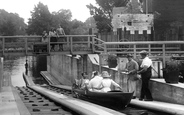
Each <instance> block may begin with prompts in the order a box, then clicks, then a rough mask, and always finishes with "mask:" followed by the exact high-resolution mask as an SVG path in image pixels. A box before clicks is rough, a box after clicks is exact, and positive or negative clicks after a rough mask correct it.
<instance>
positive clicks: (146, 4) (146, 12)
mask: <svg viewBox="0 0 184 115" xmlns="http://www.w3.org/2000/svg"><path fill="white" fill-rule="evenodd" d="M145 2H146V14H148V0H146V1H145Z"/></svg>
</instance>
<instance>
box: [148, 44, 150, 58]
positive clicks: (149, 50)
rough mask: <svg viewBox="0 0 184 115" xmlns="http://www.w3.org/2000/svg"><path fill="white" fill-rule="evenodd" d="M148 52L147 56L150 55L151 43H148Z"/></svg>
mask: <svg viewBox="0 0 184 115" xmlns="http://www.w3.org/2000/svg"><path fill="white" fill-rule="evenodd" d="M148 52H149V56H150V55H151V44H148Z"/></svg>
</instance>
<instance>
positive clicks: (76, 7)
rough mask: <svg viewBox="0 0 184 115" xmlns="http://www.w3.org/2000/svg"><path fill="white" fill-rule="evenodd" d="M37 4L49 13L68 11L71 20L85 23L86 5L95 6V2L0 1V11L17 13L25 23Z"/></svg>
mask: <svg viewBox="0 0 184 115" xmlns="http://www.w3.org/2000/svg"><path fill="white" fill-rule="evenodd" d="M39 2H41V3H43V4H44V5H47V6H48V8H49V11H50V12H53V11H56V12H57V11H59V10H60V9H70V10H71V12H72V19H77V20H80V21H82V22H85V21H86V19H87V18H89V17H90V13H89V9H88V8H87V7H86V5H88V4H90V3H91V4H93V5H95V4H96V1H95V0H0V9H4V10H5V11H7V12H9V13H10V12H11V13H17V14H19V16H20V17H22V18H24V21H25V23H27V22H28V18H31V13H30V12H31V11H33V9H34V6H35V5H37V4H38V3H39Z"/></svg>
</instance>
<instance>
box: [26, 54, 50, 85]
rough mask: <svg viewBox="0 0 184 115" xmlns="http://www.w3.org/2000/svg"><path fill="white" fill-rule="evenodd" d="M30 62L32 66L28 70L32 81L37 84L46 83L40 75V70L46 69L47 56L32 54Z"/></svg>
mask: <svg viewBox="0 0 184 115" xmlns="http://www.w3.org/2000/svg"><path fill="white" fill-rule="evenodd" d="M30 64H32V66H31V67H30V69H29V71H30V74H29V75H30V76H32V79H33V81H34V83H35V84H39V85H43V84H46V81H45V79H44V78H43V77H42V76H41V75H40V72H41V71H47V56H44V55H36V56H33V57H32V59H31V62H30Z"/></svg>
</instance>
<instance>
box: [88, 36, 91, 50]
mask: <svg viewBox="0 0 184 115" xmlns="http://www.w3.org/2000/svg"><path fill="white" fill-rule="evenodd" d="M90 43H91V42H90V36H88V48H90Z"/></svg>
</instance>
